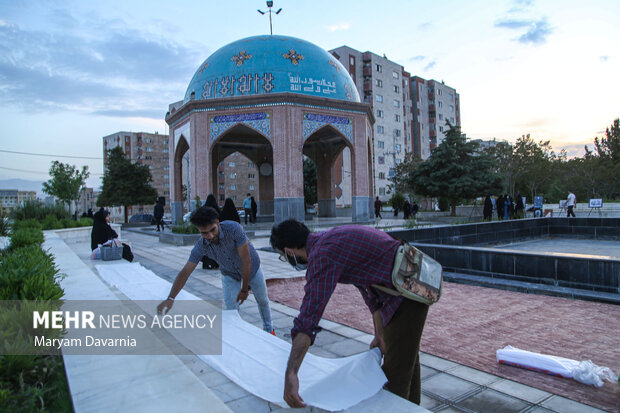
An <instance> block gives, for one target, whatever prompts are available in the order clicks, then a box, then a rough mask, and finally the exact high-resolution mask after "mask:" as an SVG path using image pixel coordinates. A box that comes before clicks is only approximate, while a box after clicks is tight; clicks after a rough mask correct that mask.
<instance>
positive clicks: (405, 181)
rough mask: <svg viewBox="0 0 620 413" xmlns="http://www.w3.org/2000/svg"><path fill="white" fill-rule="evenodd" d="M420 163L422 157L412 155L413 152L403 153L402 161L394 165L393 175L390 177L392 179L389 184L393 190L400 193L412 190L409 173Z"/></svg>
mask: <svg viewBox="0 0 620 413" xmlns="http://www.w3.org/2000/svg"><path fill="white" fill-rule="evenodd" d="M421 163H422V159H420V158H417V157H415V156H413V153H411V152H410V153H408V154H406V155H405V159H404V160H403V162H401V163H399V164H398V165H396V168H395V171H394V176H393V177H391V178H390V181H392V184H391V185H390V186H391V187H392V188H393V189H394V192H400V193H401V194H408V193H412V192H414V190H413V187H412V186H411V185H410V182H409V175H411V174H412V173H413V171H415V169H416V168H417V167H418V165H420V164H421Z"/></svg>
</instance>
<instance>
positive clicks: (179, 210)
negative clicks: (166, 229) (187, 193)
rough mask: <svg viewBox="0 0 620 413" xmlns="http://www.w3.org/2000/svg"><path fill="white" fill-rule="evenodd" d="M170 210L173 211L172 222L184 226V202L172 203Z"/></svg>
mask: <svg viewBox="0 0 620 413" xmlns="http://www.w3.org/2000/svg"><path fill="white" fill-rule="evenodd" d="M170 210H171V211H172V222H173V223H174V224H176V225H182V224H183V202H180V201H172V202H171V203H170Z"/></svg>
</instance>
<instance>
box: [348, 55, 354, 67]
mask: <svg viewBox="0 0 620 413" xmlns="http://www.w3.org/2000/svg"><path fill="white" fill-rule="evenodd" d="M349 64H352V65H354V64H355V58H354V57H353V56H349Z"/></svg>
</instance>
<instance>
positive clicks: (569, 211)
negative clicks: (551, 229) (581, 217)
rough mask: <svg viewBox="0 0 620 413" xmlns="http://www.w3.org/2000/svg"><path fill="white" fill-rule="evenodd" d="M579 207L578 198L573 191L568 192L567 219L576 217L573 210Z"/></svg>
mask: <svg viewBox="0 0 620 413" xmlns="http://www.w3.org/2000/svg"><path fill="white" fill-rule="evenodd" d="M575 205H577V197H576V196H575V194H573V193H572V192H571V191H568V198H566V218H570V217H571V216H572V217H573V218H576V217H575V212H573V208H575Z"/></svg>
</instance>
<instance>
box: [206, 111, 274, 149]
mask: <svg viewBox="0 0 620 413" xmlns="http://www.w3.org/2000/svg"><path fill="white" fill-rule="evenodd" d="M239 123H241V124H243V125H246V126H249V127H250V128H252V129H254V130H256V131H258V132H260V133H261V134H262V135H263V136H265V137H266V138H267V139H271V118H270V117H269V113H266V112H258V113H244V114H240V115H224V116H212V117H211V119H210V122H209V124H210V125H209V139H210V142H213V141H214V140H216V139H217V138H218V137H219V136H220V135H222V134H223V133H224V132H226V131H227V130H228V129H229V128H231V127H232V126H234V125H237V124H239Z"/></svg>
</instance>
